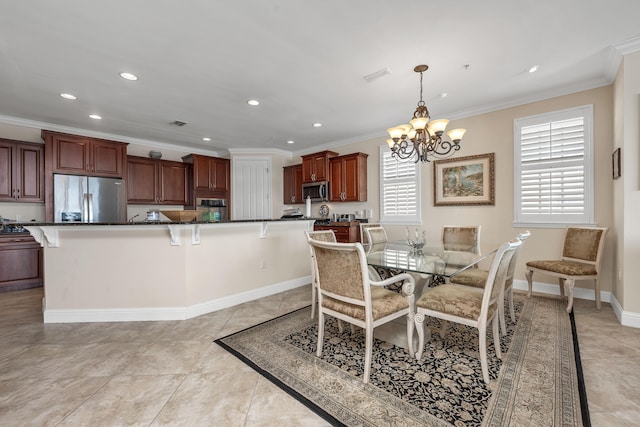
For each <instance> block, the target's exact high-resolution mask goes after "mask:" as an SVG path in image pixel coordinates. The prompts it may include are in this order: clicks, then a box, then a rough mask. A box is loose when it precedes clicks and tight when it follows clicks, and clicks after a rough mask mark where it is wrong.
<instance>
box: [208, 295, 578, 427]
mask: <svg viewBox="0 0 640 427" xmlns="http://www.w3.org/2000/svg"><path fill="white" fill-rule="evenodd" d="M515 297H516V316H517V323H516V324H512V323H510V322H508V333H507V335H506V336H504V337H502V338H501V348H502V351H503V360H502V361H501V360H499V359H498V358H497V357H496V356H495V351H494V348H493V339H492V337H491V334H490V333H489V337H488V340H487V342H488V343H489V347H488V351H487V354H488V359H489V373H490V376H491V378H492V381H491V383H490V384H489V385H487V384H485V383H484V381H483V380H482V371H481V368H480V361H479V358H478V357H479V356H478V333H477V330H476V329H474V328H469V327H466V326H463V325H455V324H453V323H449V327H448V329H447V334H446V339H444V340H443V339H442V337H441V336H440V334H439V332H438V331H439V328H440V325H439V323H438V321H437V320H435V319H429V321H428V322H427V326H428V327H429V329H430V331H431V340H430V341H429V342H428V343H426V344H425V352H424V354H423V356H422V358H421V360H419V361H418V360H416V359H415V358H411V357H410V356H409V355H408V354H407V353H406V352H405V350H404V349H403V348H400V347H397V346H395V345H393V344H390V343H387V342H385V341H381V340H378V339H375V340H374V348H373V360H372V369H371V377H370V380H369V384H364V383H363V382H362V374H363V371H364V366H363V364H364V333H363V331H362V330H359V329H358V328H356V331H355V332H354V333H352V332H351V330H350V328H349V327H348V326H347V327H345V328H344V330H343V331H342V332H340V331H339V330H338V327H337V322H336V321H335V320H334V319H331V318H327V320H326V326H325V342H324V346H323V354H322V356H321V357H320V358H318V357H316V356H315V350H316V342H317V341H316V336H317V318H316V320H311V319H310V308H305V309H301V310H298V311H295V312H292V313H289V314H286V315H284V316H281V317H278V318H276V319H273V320H270V321H268V322H265V323H263V324H260V325H257V326H254V327H252V328H249V329H246V330H244V331H241V332H238V333H235V334H233V335H230V336H228V337H225V338H221V339H219V340H216V342H217V343H218V344H220V345H221V346H223V347H224V348H226V349H227V350H229V351H230V352H232V353H233V354H235V355H236V356H237V357H239V358H240V359H242V360H243V361H244V362H245V363H247V364H249V365H250V366H252V367H253V368H254V369H256V370H257V371H258V372H259V373H261V374H262V375H264V376H265V377H267V378H268V379H270V380H271V381H272V382H274V383H275V384H276V385H278V386H279V387H281V388H282V389H284V390H285V391H287V392H288V393H289V394H291V395H292V396H293V397H295V398H297V399H298V400H299V401H301V402H302V403H304V404H305V405H307V406H308V407H309V408H311V409H312V410H314V411H315V412H316V413H317V414H319V415H320V416H322V417H323V418H324V419H326V420H327V421H328V422H330V423H331V424H333V425H347V426H376V427H378V426H452V425H453V426H480V425H488V426H508V425H580V420H581V414H580V401H579V393H578V383H577V373H576V367H575V360H574V353H573V351H574V350H573V340H572V335H571V324H570V319H569V315H567V313H566V311H564V305H563V303H562V302H561V301H559V300H555V299H546V298H539V297H533V298H526V297H524V296H521V295H516V296H515Z"/></svg>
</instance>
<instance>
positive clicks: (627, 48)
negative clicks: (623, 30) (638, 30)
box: [613, 35, 640, 55]
mask: <svg viewBox="0 0 640 427" xmlns="http://www.w3.org/2000/svg"><path fill="white" fill-rule="evenodd" d="M613 47H614V48H616V50H617V51H618V52H620V53H621V54H623V55H626V54H628V53H633V52H637V51H638V50H640V35H639V36H635V37H632V38H630V39H627V40H625V41H622V42H620V43H616V44H614V45H613Z"/></svg>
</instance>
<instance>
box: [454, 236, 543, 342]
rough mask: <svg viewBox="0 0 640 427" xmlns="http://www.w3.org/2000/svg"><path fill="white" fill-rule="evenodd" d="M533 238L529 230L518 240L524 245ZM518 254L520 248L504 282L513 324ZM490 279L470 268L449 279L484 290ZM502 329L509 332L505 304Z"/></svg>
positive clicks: (480, 270)
mask: <svg viewBox="0 0 640 427" xmlns="http://www.w3.org/2000/svg"><path fill="white" fill-rule="evenodd" d="M529 236H531V232H530V231H529V230H527V231H525V232H523V233H520V234H518V236H517V237H516V239H518V240H520V241H521V242H523V243H524V241H525V240H527V239H528V238H529ZM518 252H520V248H518V249H516V251H515V252H514V254H513V255H512V256H511V261H510V262H509V268H508V270H507V277H506V279H505V281H504V292H505V294H506V295H507V296H508V298H509V314H510V316H511V323H515V321H516V314H515V310H514V308H513V275H514V273H515V270H516V263H517V261H518ZM488 277H489V271H488V270H483V269H480V268H470V269H467V270H465V271H463V272H461V273H458V274H456V275H455V276H453V277H451V279H449V280H450V281H451V283H457V284H458V285H466V286H473V287H476V288H484V287H485V285H486V283H487V278H488ZM499 314H500V327H501V330H502V332H503V334H504V333H506V332H507V325H506V322H505V309H504V304H502V305H501V306H500V313H499Z"/></svg>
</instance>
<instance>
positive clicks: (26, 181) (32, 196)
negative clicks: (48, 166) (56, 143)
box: [15, 144, 44, 202]
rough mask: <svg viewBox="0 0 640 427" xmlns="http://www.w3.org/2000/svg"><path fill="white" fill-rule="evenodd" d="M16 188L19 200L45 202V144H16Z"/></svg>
mask: <svg viewBox="0 0 640 427" xmlns="http://www.w3.org/2000/svg"><path fill="white" fill-rule="evenodd" d="M15 166H16V167H15V169H16V189H17V192H18V194H17V197H18V201H21V202H44V145H40V144H17V145H16V158H15Z"/></svg>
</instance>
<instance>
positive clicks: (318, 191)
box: [302, 181, 329, 202]
mask: <svg viewBox="0 0 640 427" xmlns="http://www.w3.org/2000/svg"><path fill="white" fill-rule="evenodd" d="M307 197H309V198H310V199H311V201H312V202H326V201H327V200H329V181H318V182H310V183H308V184H302V200H303V201H304V200H307Z"/></svg>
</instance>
